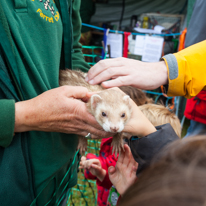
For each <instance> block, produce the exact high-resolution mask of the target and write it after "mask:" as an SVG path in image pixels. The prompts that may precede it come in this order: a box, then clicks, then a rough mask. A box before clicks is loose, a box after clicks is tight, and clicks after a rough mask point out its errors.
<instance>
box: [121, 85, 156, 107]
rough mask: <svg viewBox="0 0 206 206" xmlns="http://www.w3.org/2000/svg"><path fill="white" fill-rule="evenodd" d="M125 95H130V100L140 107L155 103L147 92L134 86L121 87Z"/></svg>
mask: <svg viewBox="0 0 206 206" xmlns="http://www.w3.org/2000/svg"><path fill="white" fill-rule="evenodd" d="M119 88H120V89H121V90H122V91H123V92H124V93H125V94H127V95H129V96H130V98H131V99H132V100H133V101H134V102H135V103H136V105H138V106H140V105H143V104H148V103H153V100H152V99H151V98H149V97H147V96H146V94H145V92H143V91H142V90H141V89H137V88H135V87H132V86H121V87H119Z"/></svg>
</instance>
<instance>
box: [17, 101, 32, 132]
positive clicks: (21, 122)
mask: <svg viewBox="0 0 206 206" xmlns="http://www.w3.org/2000/svg"><path fill="white" fill-rule="evenodd" d="M25 111H27V108H26V105H25V102H24V101H22V102H17V103H15V127H14V132H15V133H16V132H26V131H29V126H27V125H26V121H25V119H26V118H28V117H27V116H26V114H25Z"/></svg>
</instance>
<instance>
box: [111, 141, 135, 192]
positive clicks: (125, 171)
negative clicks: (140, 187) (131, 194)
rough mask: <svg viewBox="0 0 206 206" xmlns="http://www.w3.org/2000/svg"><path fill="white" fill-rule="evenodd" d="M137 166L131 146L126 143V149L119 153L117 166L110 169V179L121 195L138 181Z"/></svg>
mask: <svg viewBox="0 0 206 206" xmlns="http://www.w3.org/2000/svg"><path fill="white" fill-rule="evenodd" d="M137 168H138V163H137V162H136V161H135V160H134V158H133V156H132V153H131V150H130V148H129V146H128V145H127V144H125V145H124V151H122V152H121V154H120V155H119V157H118V160H117V164H116V166H115V167H113V166H111V167H109V169H108V172H109V179H110V181H111V182H112V184H113V185H114V186H115V188H116V189H117V191H118V192H119V194H120V195H123V194H124V193H125V191H126V190H127V189H128V188H129V187H130V186H131V185H132V184H133V183H134V182H135V181H136V179H137V177H136V171H137Z"/></svg>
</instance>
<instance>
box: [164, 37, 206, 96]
mask: <svg viewBox="0 0 206 206" xmlns="http://www.w3.org/2000/svg"><path fill="white" fill-rule="evenodd" d="M205 58H206V41H202V42H200V43H198V44H195V45H193V46H190V47H188V48H186V49H184V50H182V51H180V52H177V53H175V54H169V55H166V56H164V57H163V59H164V61H165V63H166V66H167V70H168V83H169V84H168V86H169V87H168V95H169V96H185V97H186V98H190V97H193V96H196V95H197V94H198V93H199V92H200V91H201V90H204V89H205V86H206V70H205V67H206V61H205Z"/></svg>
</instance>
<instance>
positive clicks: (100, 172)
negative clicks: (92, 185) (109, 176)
mask: <svg viewBox="0 0 206 206" xmlns="http://www.w3.org/2000/svg"><path fill="white" fill-rule="evenodd" d="M79 169H86V170H89V172H91V174H92V175H94V176H96V177H97V178H98V179H99V180H100V181H101V182H102V181H103V179H104V177H105V175H106V170H104V169H103V168H102V165H101V163H100V161H99V160H98V159H89V160H87V159H86V157H85V156H82V158H81V161H80V166H79Z"/></svg>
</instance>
